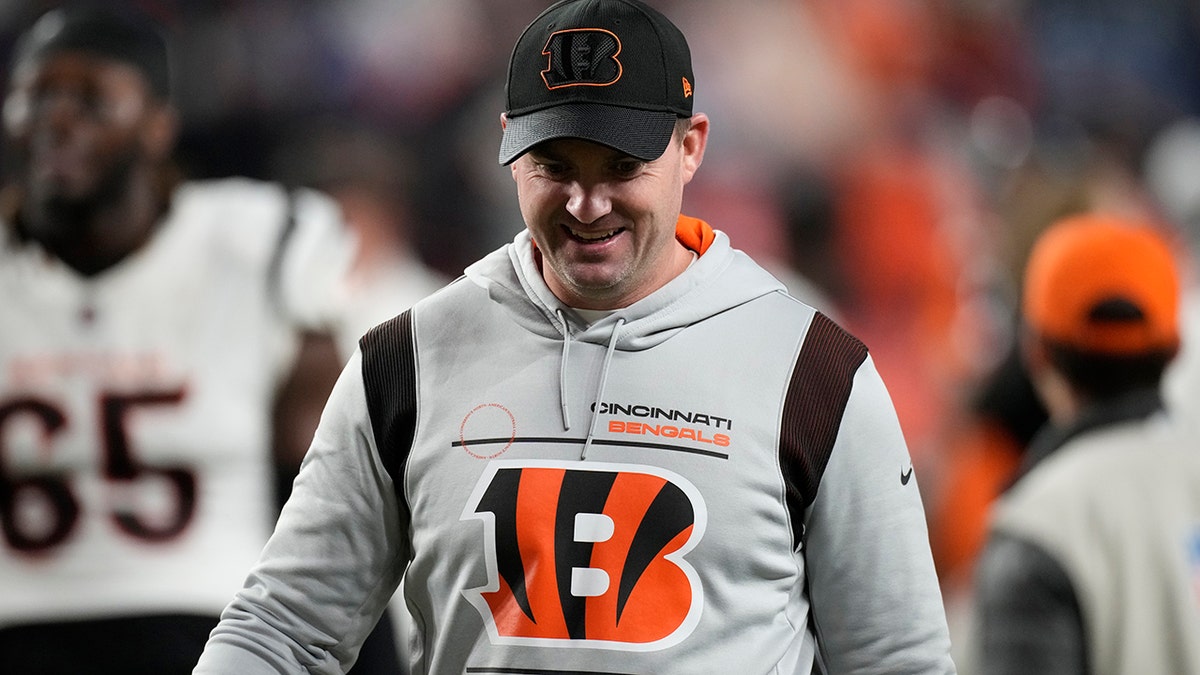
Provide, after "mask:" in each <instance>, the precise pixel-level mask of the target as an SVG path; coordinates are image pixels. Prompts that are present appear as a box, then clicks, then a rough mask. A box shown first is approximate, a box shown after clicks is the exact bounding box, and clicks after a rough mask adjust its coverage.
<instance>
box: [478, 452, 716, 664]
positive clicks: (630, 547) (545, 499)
mask: <svg viewBox="0 0 1200 675" xmlns="http://www.w3.org/2000/svg"><path fill="white" fill-rule="evenodd" d="M463 518H464V519H480V520H483V521H484V523H485V540H486V546H487V549H488V550H487V552H486V553H487V558H488V577H489V579H488V586H486V587H484V588H477V589H473V590H471V591H468V592H467V593H466V595H467V597H468V599H469V600H471V602H472V604H473V605H474V606H475V608H476V609H477V610H479V612H480V614H481V615H483V618H484V621H485V623H487V624H488V628H489V632H490V633H491V635H492V639H493V641H494V642H497V643H514V642H517V643H519V642H523V641H528V640H536V641H537V642H538V643H539V644H542V645H543V646H549V645H554V644H559V645H562V646H569V645H579V646H585V645H586V646H589V647H605V648H610V649H624V650H652V649H661V648H664V647H667V646H669V645H672V644H677V643H678V642H679V641H680V640H682V639H683V638H685V637H686V636H687V635H688V634H689V633H691V631H692V629H693V628H694V627H695V623H696V622H697V621H699V616H700V607H701V605H702V600H703V590H702V588H701V585H700V581H699V578H698V577H697V575H696V573H695V570H694V569H693V568H692V567H691V566H690V565H689V564H688V563H687V562H686V561H685V560H684V555H685V554H686V553H687V551H689V550H691V549H692V548H693V547H694V546H695V544H696V543H697V542H698V541H699V540H700V538H701V536H702V535H703V530H704V524H705V520H706V516H705V511H704V502H703V499H702V498H701V497H700V494H699V492H698V491H697V490H696V488H695V487H694V486H692V485H691V483H689V482H687V481H686V480H685V479H683V478H682V477H680V476H678V475H676V474H674V473H672V472H668V471H662V470H658V469H655V468H653V467H641V466H638V467H630V466H618V465H605V464H600V463H587V464H578V463H576V464H538V465H532V466H531V465H528V464H526V465H521V464H518V463H508V462H493V463H492V465H491V467H490V468H489V470H488V471H487V472H485V474H484V475H483V476H482V477H481V479H480V482H479V484H478V486H477V487H476V489H475V493H474V494H473V495H472V498H471V501H470V503H469V504H468V505H467V509H466V511H464V513H463Z"/></svg>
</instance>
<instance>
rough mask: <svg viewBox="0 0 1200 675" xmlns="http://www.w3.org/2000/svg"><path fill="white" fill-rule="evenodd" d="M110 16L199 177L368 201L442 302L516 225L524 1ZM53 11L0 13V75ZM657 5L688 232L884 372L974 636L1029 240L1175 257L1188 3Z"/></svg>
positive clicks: (1015, 391) (1017, 397)
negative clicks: (123, 19)
mask: <svg viewBox="0 0 1200 675" xmlns="http://www.w3.org/2000/svg"><path fill="white" fill-rule="evenodd" d="M113 1H114V2H116V1H118V0H113ZM122 1H126V2H129V3H130V4H134V5H138V6H140V7H142V8H144V9H146V10H147V11H149V12H151V13H152V14H154V15H156V16H158V17H159V18H160V19H161V20H162V21H163V22H164V23H165V24H166V25H167V26H169V27H170V29H171V31H172V32H173V40H174V46H175V53H174V58H175V66H176V70H175V73H174V86H175V91H176V101H177V103H178V105H179V107H180V108H181V110H182V113H183V122H184V128H183V138H182V143H181V144H180V147H179V151H178V154H177V157H178V161H179V163H180V166H181V167H182V169H183V170H184V172H185V173H186V174H187V175H189V176H192V177H197V178H203V177H215V176H225V175H234V174H236V175H245V176H251V177H257V178H265V179H274V180H281V181H284V182H288V183H297V184H310V185H317V186H323V187H328V186H334V185H344V184H353V185H365V186H369V187H371V188H373V189H374V190H375V194H377V195H385V196H386V197H387V199H385V200H384V201H383V202H382V204H383V206H382V208H385V209H387V210H388V211H389V212H390V213H389V216H390V217H389V218H388V219H386V220H387V222H388V223H389V225H387V227H389V228H394V230H395V232H392V233H391V234H392V235H393V237H394V239H395V240H396V241H400V240H404V239H407V240H409V241H410V242H411V244H412V246H413V247H414V250H415V251H416V252H417V253H418V255H419V257H420V258H421V259H423V261H424V262H425V263H426V264H428V265H429V266H431V267H432V268H434V269H435V270H437V271H439V272H441V273H443V274H444V275H446V276H448V277H454V276H457V275H458V274H459V272H460V271H461V270H462V268H463V267H464V266H465V265H466V264H468V263H469V262H471V261H473V260H474V259H476V258H477V257H479V256H480V255H482V254H484V253H486V252H487V251H490V250H491V249H493V248H495V247H496V246H498V245H500V244H502V243H503V242H505V241H507V240H509V239H511V237H512V236H513V234H514V233H515V232H517V231H518V230H519V228H521V227H522V225H521V221H520V215H519V212H518V211H517V208H516V202H515V199H514V195H513V191H512V188H511V183H510V182H509V180H510V179H509V177H508V175H507V169H505V168H502V167H499V166H498V165H497V163H496V152H497V144H498V141H499V135H500V128H499V120H498V115H499V113H500V111H501V110H502V109H503V107H504V101H503V81H504V73H505V70H506V68H507V65H508V55H509V49H510V47H511V45H512V44H513V43H514V42H515V40H516V38H517V35H518V34H519V32H520V30H521V29H522V27H523V26H524V24H525V23H526V22H527V21H528V19H529V18H530V17H532V16H533V15H534V14H535V13H536V12H537V11H538V10H539V9H540V8H541V7H542V6H544V5H545V4H546V3H545V2H543V1H542V0H140V1H139V0H122ZM57 4H59V3H56V2H48V1H44V0H3V2H0V55H3V56H5V57H6V61H7V55H8V54H9V52H10V51H11V48H12V45H13V41H14V39H15V38H16V35H17V34H18V33H19V31H20V30H21V29H22V28H23V27H24V26H26V25H28V24H29V22H31V21H32V20H33V18H35V17H36V16H38V15H39V14H40V13H41V12H43V11H45V10H46V9H49V8H51V7H53V6H56V5H57ZM650 4H653V5H655V6H657V7H658V8H659V9H661V10H663V11H664V12H665V13H667V14H668V15H670V16H671V17H672V18H673V19H675V20H676V21H677V22H678V23H679V24H680V25H681V27H682V28H683V29H684V32H685V33H686V34H687V35H688V36H689V40H690V42H691V45H692V51H693V59H694V62H695V70H696V80H697V82H696V98H697V102H696V108H697V109H698V110H703V111H705V112H708V113H709V115H710V116H711V118H712V140H711V143H710V148H709V153H708V156H707V161H706V163H705V168H704V170H703V171H702V172H701V173H700V175H699V177H698V178H697V180H696V181H695V182H694V183H693V186H692V188H691V189H690V190H689V192H688V194H687V197H686V204H685V211H686V212H688V213H689V214H690V215H694V216H697V217H701V218H704V219H706V220H708V221H709V222H710V223H712V224H713V225H714V226H715V227H718V228H720V229H723V230H725V231H726V232H728V233H729V234H730V236H731V237H732V239H733V242H734V244H735V245H736V246H738V247H739V248H742V249H744V250H746V251H747V252H749V253H751V254H752V255H754V256H756V257H757V258H759V259H760V260H761V261H762V262H764V263H766V264H767V265H768V266H770V267H772V269H774V270H777V271H778V274H779V276H780V277H781V278H783V279H784V280H785V281H787V282H788V283H789V285H791V287H792V288H793V290H794V292H795V293H796V294H797V295H800V296H801V297H805V298H807V299H809V300H811V301H812V302H813V304H816V305H818V306H819V307H821V308H823V309H826V310H828V311H829V312H830V313H832V314H834V315H835V316H837V317H838V318H839V319H840V320H841V321H842V322H843V323H844V324H845V325H846V326H847V327H848V328H849V329H850V330H852V331H853V332H855V333H856V334H858V335H859V336H860V337H861V338H862V339H863V340H864V341H865V342H866V343H867V345H868V347H869V348H870V349H871V350H872V352H873V353H874V354H875V358H876V360H877V362H878V364H879V367H880V370H881V371H882V373H883V376H884V378H885V380H886V381H887V382H888V384H889V387H890V389H891V391H892V395H893V397H894V398H895V401H896V404H897V408H898V411H899V414H900V418H901V422H902V424H903V425H904V429H905V434H906V436H907V438H908V441H909V444H910V446H911V449H912V453H913V458H914V462H915V463H916V464H917V466H918V473H919V475H920V476H921V482H922V494H923V496H924V498H925V500H926V502H927V507H928V511H929V514H930V522H931V528H932V534H931V536H932V538H933V542H934V547H935V554H936V556H937V558H938V564H939V568H940V571H941V573H942V579H943V582H944V583H945V585H946V589H947V603H948V606H950V607H951V610H952V612H951V614H952V619H954V620H955V622H956V623H955V628H956V631H962V630H963V628H961V626H960V624H958V623H957V622H958V617H959V612H958V611H957V610H956V608H957V607H958V603H959V602H960V598H964V597H965V590H964V589H965V588H966V587H967V584H968V580H969V574H970V562H971V559H972V556H973V555H974V551H975V547H977V546H978V542H979V536H980V534H981V532H980V527H979V523H980V522H981V519H982V517H983V515H982V514H983V513H984V512H985V510H986V504H987V501H988V499H989V498H990V495H991V494H992V493H994V491H995V488H996V486H997V485H998V484H999V483H1000V482H1002V480H1003V477H1004V475H1005V472H1006V471H1007V469H1008V467H1010V466H1011V463H1012V461H1013V458H1014V457H1015V454H1016V453H1018V452H1019V448H1020V446H1021V444H1022V442H1023V441H1024V440H1025V439H1027V437H1028V434H1029V433H1031V429H1032V428H1033V427H1034V426H1035V425H1036V424H1037V423H1038V422H1039V421H1040V420H1039V417H1038V415H1039V411H1038V409H1037V406H1036V405H1035V404H1033V403H1032V401H1031V399H1030V397H1029V393H1028V391H1027V390H1026V389H1025V388H1024V387H1022V383H1021V381H1020V377H1019V374H1017V373H1016V371H1015V369H1013V367H1012V366H1013V365H1014V363H1015V362H1014V361H1013V360H1012V359H1011V358H1010V357H1011V347H1012V344H1013V336H1014V332H1015V330H1014V329H1015V326H1014V324H1013V321H1014V319H1013V316H1014V303H1015V302H1016V300H1017V298H1018V294H1019V289H1018V288H1017V281H1016V280H1017V279H1019V274H1020V271H1021V268H1022V265H1023V262H1024V257H1025V254H1026V251H1027V248H1028V245H1029V243H1030V241H1031V239H1032V237H1033V235H1034V234H1035V233H1036V232H1038V231H1039V230H1040V229H1041V228H1042V227H1043V226H1045V225H1046V224H1047V223H1048V222H1050V221H1051V220H1052V219H1054V218H1056V217H1058V216H1061V215H1064V214H1066V213H1069V212H1072V211H1076V210H1081V209H1085V208H1104V209H1111V210H1117V211H1122V212H1131V213H1138V214H1144V215H1147V216H1149V217H1152V218H1155V219H1157V220H1160V221H1162V222H1163V223H1164V224H1166V225H1168V226H1171V227H1175V228H1177V230H1178V233H1179V236H1180V242H1181V247H1180V250H1181V253H1186V252H1187V251H1188V250H1189V249H1188V247H1187V246H1186V245H1185V244H1187V243H1188V241H1189V240H1190V239H1191V238H1192V236H1193V232H1194V230H1193V228H1192V226H1193V225H1194V223H1193V220H1196V214H1197V213H1200V208H1198V205H1200V150H1197V149H1195V148H1196V147H1197V146H1196V145H1195V143H1196V142H1197V141H1196V140H1195V139H1196V138H1197V135H1196V134H1197V132H1196V122H1195V119H1196V118H1197V117H1198V116H1200V4H1197V3H1196V2H1195V1H1194V0H749V1H739V2H731V1H729V0H650ZM0 77H4V75H0ZM1188 143H1192V144H1193V145H1190V146H1189V145H1188ZM0 151H2V148H0ZM385 239H386V237H385ZM964 666H965V667H964V672H966V671H968V670H969V666H966V664H964Z"/></svg>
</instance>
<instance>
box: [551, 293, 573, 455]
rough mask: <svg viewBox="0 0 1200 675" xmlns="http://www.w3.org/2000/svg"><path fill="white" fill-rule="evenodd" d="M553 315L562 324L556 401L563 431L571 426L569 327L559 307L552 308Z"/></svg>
mask: <svg viewBox="0 0 1200 675" xmlns="http://www.w3.org/2000/svg"><path fill="white" fill-rule="evenodd" d="M554 315H555V316H557V317H558V320H559V321H561V322H562V326H563V348H562V361H560V362H559V364H558V401H559V405H560V406H561V407H562V423H563V431H568V430H570V428H571V411H570V409H568V408H567V357H568V356H570V355H571V327H570V326H569V325H568V324H567V317H566V315H565V314H563V311H562V310H561V309H556V310H554Z"/></svg>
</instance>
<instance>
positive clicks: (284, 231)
mask: <svg viewBox="0 0 1200 675" xmlns="http://www.w3.org/2000/svg"><path fill="white" fill-rule="evenodd" d="M295 233H296V195H295V193H293V192H290V191H289V192H287V193H286V194H285V195H284V205H283V226H282V227H281V228H279V237H278V238H277V239H276V240H275V250H274V251H272V252H271V262H270V264H269V265H268V266H267V295H268V296H269V298H270V300H271V304H272V305H273V306H274V307H275V309H276V311H278V312H281V313H282V312H284V311H285V307H284V303H283V259H284V257H285V253H286V252H287V248H288V243H289V242H290V241H291V240H292V235H294V234H295Z"/></svg>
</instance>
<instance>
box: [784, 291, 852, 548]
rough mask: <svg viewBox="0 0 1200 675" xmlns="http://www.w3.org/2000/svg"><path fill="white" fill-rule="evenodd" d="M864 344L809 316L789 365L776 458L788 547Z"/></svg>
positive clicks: (797, 536)
mask: <svg viewBox="0 0 1200 675" xmlns="http://www.w3.org/2000/svg"><path fill="white" fill-rule="evenodd" d="M866 358H867V347H866V345H864V344H863V343H862V342H860V341H859V340H858V339H857V338H855V337H854V336H852V335H850V334H849V333H847V332H846V331H845V330H843V329H842V328H841V327H840V326H838V325H837V324H836V323H834V322H833V321H831V320H830V319H829V318H828V317H826V316H825V315H824V314H820V313H818V314H817V315H816V316H815V317H813V321H812V324H811V325H810V326H809V329H808V334H807V335H806V336H805V338H804V344H803V345H802V346H801V347H800V355H799V356H798V357H797V359H796V365H795V367H794V368H793V369H792V378H791V382H790V383H789V384H788V391H787V397H786V399H785V400H784V403H783V418H782V421H781V429H780V436H779V460H780V466H781V467H782V470H783V479H784V483H785V485H786V487H787V505H788V511H789V512H790V513H791V517H792V545H793V548H795V547H797V546H799V545H800V541H801V536H802V535H803V522H804V520H803V516H804V510H805V509H806V508H808V506H809V505H810V504H812V502H813V499H815V498H816V495H817V487H818V486H819V485H820V484H821V476H822V474H823V473H824V472H825V466H826V464H828V463H829V455H830V453H832V452H833V444H834V441H836V440H837V434H838V429H839V428H840V427H841V422H842V415H843V414H844V413H845V412H846V403H847V401H849V399H850V389H851V387H852V386H853V382H854V373H855V372H857V371H858V368H859V366H861V365H862V363H863V361H865V360H866Z"/></svg>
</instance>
